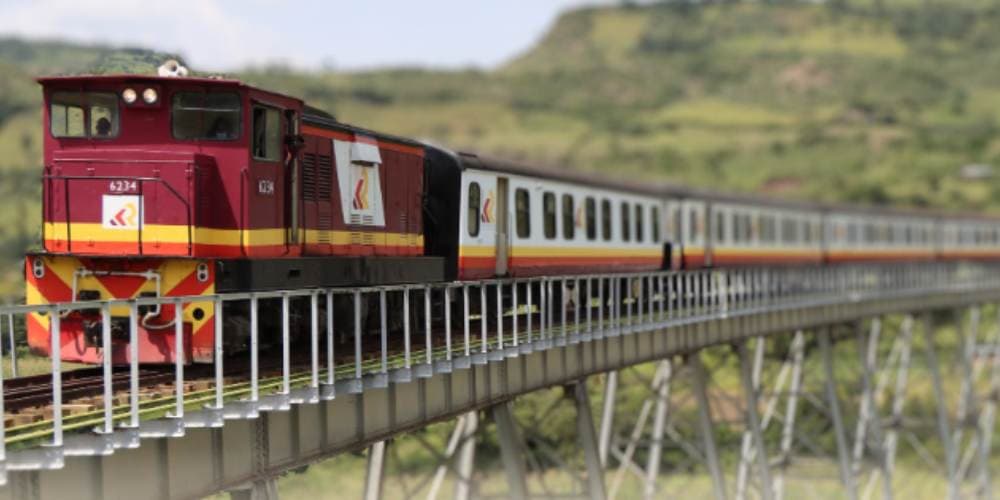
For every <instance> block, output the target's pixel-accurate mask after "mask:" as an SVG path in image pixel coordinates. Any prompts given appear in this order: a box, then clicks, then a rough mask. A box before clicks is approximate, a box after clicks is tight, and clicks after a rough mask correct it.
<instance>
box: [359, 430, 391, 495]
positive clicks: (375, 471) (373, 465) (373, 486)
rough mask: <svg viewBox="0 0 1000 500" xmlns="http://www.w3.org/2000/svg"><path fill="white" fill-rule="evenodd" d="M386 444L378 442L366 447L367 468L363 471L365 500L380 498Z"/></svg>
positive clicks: (383, 477) (383, 476) (383, 478)
mask: <svg viewBox="0 0 1000 500" xmlns="http://www.w3.org/2000/svg"><path fill="white" fill-rule="evenodd" d="M385 449H386V442H385V441H379V442H377V443H375V444H373V445H371V446H369V447H368V467H367V468H366V469H365V494H364V499H365V500H379V499H381V498H382V486H383V484H384V482H385V481H384V480H385V459H386V456H385Z"/></svg>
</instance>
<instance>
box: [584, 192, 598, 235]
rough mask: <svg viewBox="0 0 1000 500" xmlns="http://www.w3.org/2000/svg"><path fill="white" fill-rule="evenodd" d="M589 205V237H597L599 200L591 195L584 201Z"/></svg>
mask: <svg viewBox="0 0 1000 500" xmlns="http://www.w3.org/2000/svg"><path fill="white" fill-rule="evenodd" d="M584 204H585V205H586V206H587V239H588V240H593V239H596V238H597V202H595V201H594V198H593V197H591V196H588V197H587V201H586V202H585V203H584Z"/></svg>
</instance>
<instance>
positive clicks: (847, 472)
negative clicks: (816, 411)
mask: <svg viewBox="0 0 1000 500" xmlns="http://www.w3.org/2000/svg"><path fill="white" fill-rule="evenodd" d="M819 346H820V349H821V350H822V352H823V372H824V376H825V378H826V399H827V404H828V405H829V406H830V407H829V410H830V417H831V418H832V419H833V429H834V434H835V436H836V439H837V458H838V460H839V462H840V480H841V482H842V483H843V484H844V489H845V490H846V491H847V495H848V498H851V499H852V500H853V499H856V498H857V497H858V492H857V489H856V488H855V486H854V474H853V472H852V471H851V465H850V451H849V450H848V447H847V438H846V437H845V435H844V422H843V419H842V418H841V415H840V403H839V401H838V400H837V386H836V381H835V380H834V378H833V356H832V354H831V352H830V351H831V347H830V328H829V327H826V328H824V329H823V330H822V331H821V332H820V333H819Z"/></svg>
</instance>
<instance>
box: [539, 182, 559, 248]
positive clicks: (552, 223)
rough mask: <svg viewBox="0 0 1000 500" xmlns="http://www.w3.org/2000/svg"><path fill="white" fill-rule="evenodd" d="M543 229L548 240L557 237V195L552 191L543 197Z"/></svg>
mask: <svg viewBox="0 0 1000 500" xmlns="http://www.w3.org/2000/svg"><path fill="white" fill-rule="evenodd" d="M542 228H543V229H544V231H545V237H546V238H547V239H550V240H551V239H553V238H555V237H556V195H555V194H553V193H552V191H546V192H545V194H543V195H542Z"/></svg>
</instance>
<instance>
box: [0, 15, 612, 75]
mask: <svg viewBox="0 0 1000 500" xmlns="http://www.w3.org/2000/svg"><path fill="white" fill-rule="evenodd" d="M608 3H613V0H419V1H418V0H363V1H356V0H355V1H346V0H328V1H322V0H310V1H298V2H292V1H288V2H285V1H281V0H170V1H156V0H139V1H137V0H0V36H2V35H15V36H21V37H25V38H34V39H37V38H44V39H51V38H58V39H64V40H69V41H76V42H92V43H108V44H111V45H115V46H138V47H144V48H151V49H157V50H162V51H168V52H175V53H180V54H181V55H182V56H183V57H184V58H185V59H186V60H187V61H188V64H190V65H191V66H193V67H195V68H197V69H199V70H218V71H226V70H234V69H238V68H243V67H247V66H251V65H263V64H271V63H282V64H287V65H290V66H293V67H298V68H302V69H317V68H335V69H340V70H357V69H364V68H371V67H382V66H399V65H406V66H429V67H438V68H458V67H468V66H475V67H479V68H490V67H495V66H496V65H499V64H502V63H503V62H504V61H506V60H508V59H510V58H512V57H514V56H516V55H517V54H518V53H520V52H522V51H524V50H526V49H527V48H529V47H530V46H531V45H532V44H533V43H534V42H536V41H537V40H538V39H539V38H540V37H541V36H542V35H543V34H544V33H545V30H546V29H547V28H548V27H549V26H550V25H551V24H552V22H553V21H554V20H555V19H556V17H557V16H558V15H559V13H560V12H562V11H564V10H566V9H570V8H574V7H580V6H586V5H595V4H608Z"/></svg>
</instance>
